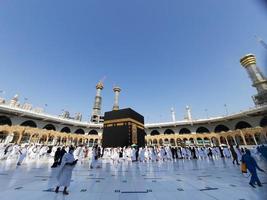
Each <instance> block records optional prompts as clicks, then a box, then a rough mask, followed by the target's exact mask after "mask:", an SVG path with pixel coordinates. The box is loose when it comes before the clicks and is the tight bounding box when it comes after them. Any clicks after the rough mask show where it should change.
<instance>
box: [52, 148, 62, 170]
mask: <svg viewBox="0 0 267 200" xmlns="http://www.w3.org/2000/svg"><path fill="white" fill-rule="evenodd" d="M60 159H61V149H60V147H58V148H57V151H56V153H55V156H54V163H53V165H52V166H51V168H55V167H57V166H58V165H60Z"/></svg>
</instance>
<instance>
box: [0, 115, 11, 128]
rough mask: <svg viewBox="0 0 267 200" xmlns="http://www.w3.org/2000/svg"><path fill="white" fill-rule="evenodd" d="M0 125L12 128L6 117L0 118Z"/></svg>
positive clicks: (9, 120)
mask: <svg viewBox="0 0 267 200" xmlns="http://www.w3.org/2000/svg"><path fill="white" fill-rule="evenodd" d="M1 125H8V126H12V122H11V119H10V118H9V117H6V116H0V126H1Z"/></svg>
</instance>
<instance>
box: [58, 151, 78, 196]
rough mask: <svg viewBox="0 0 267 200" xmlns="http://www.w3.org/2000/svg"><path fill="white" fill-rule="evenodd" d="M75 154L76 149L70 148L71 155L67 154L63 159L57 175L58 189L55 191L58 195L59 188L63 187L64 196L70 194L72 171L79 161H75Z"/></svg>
mask: <svg viewBox="0 0 267 200" xmlns="http://www.w3.org/2000/svg"><path fill="white" fill-rule="evenodd" d="M73 152H74V147H70V148H69V153H65V154H64V156H63V158H62V161H61V165H60V168H59V172H58V175H57V180H58V186H57V187H56V190H55V192H56V193H58V192H59V188H60V187H61V186H63V187H64V191H63V194H64V195H68V194H69V192H68V191H67V188H68V187H69V186H70V182H71V176H72V171H73V169H74V167H75V165H76V164H77V161H78V160H75V159H74V156H73Z"/></svg>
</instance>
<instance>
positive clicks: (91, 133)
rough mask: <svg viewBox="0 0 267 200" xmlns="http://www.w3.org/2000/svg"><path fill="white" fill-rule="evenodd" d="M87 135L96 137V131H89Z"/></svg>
mask: <svg viewBox="0 0 267 200" xmlns="http://www.w3.org/2000/svg"><path fill="white" fill-rule="evenodd" d="M89 135H98V132H97V131H96V130H91V131H90V132H89Z"/></svg>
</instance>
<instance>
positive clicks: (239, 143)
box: [235, 134, 245, 145]
mask: <svg viewBox="0 0 267 200" xmlns="http://www.w3.org/2000/svg"><path fill="white" fill-rule="evenodd" d="M235 141H236V143H237V144H238V145H245V143H244V140H243V138H242V137H241V135H240V134H236V135H235Z"/></svg>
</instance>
